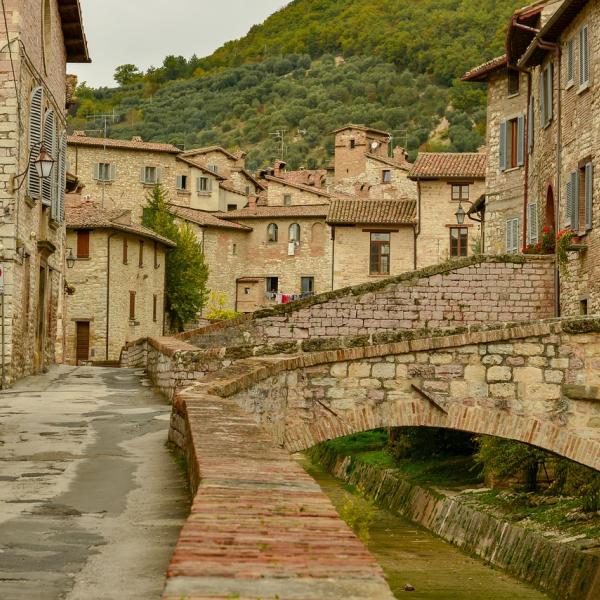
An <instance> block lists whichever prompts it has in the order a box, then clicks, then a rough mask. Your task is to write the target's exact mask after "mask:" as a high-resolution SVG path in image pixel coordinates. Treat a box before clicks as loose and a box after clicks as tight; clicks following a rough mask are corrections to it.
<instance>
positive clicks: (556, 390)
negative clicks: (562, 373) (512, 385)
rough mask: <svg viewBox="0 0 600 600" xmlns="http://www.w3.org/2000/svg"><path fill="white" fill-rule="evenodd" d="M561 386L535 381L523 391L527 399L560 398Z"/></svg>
mask: <svg viewBox="0 0 600 600" xmlns="http://www.w3.org/2000/svg"><path fill="white" fill-rule="evenodd" d="M560 392H561V386H560V385H556V384H552V383H535V384H532V385H527V386H526V387H525V390H524V392H523V396H524V398H525V400H526V401H527V400H558V399H559V398H560Z"/></svg>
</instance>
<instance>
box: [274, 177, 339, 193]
mask: <svg viewBox="0 0 600 600" xmlns="http://www.w3.org/2000/svg"><path fill="white" fill-rule="evenodd" d="M264 179H266V180H267V181H272V182H274V183H279V184H280V185H287V186H288V187H292V188H296V189H299V190H302V191H303V192H310V193H312V194H316V195H317V196H323V197H324V198H331V197H332V196H331V194H330V193H329V192H326V191H325V190H323V189H321V188H317V187H313V186H311V185H302V184H301V183H293V182H292V181H288V180H287V179H282V178H281V177H274V176H273V175H265V176H264Z"/></svg>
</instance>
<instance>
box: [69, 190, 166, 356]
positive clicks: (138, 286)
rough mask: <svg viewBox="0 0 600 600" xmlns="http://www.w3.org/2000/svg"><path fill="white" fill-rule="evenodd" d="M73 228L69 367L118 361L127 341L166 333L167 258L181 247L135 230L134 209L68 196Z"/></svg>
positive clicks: (144, 229) (149, 233) (137, 227)
mask: <svg viewBox="0 0 600 600" xmlns="http://www.w3.org/2000/svg"><path fill="white" fill-rule="evenodd" d="M69 196H72V195H69ZM66 223H67V251H68V256H69V258H71V257H74V258H75V260H74V263H73V266H72V267H71V266H70V265H69V267H70V268H69V269H68V273H67V277H68V285H69V293H70V295H69V296H68V299H67V310H66V317H67V322H66V335H65V341H66V343H65V362H67V363H69V364H80V363H87V362H91V363H96V364H105V363H112V362H116V361H118V360H119V356H120V353H121V349H122V348H123V346H124V345H125V343H126V342H130V341H133V340H136V339H138V338H140V337H145V336H158V337H160V336H161V335H163V329H164V302H165V296H164V290H165V264H166V260H165V259H166V256H165V253H166V249H167V248H171V247H174V246H175V244H174V243H173V242H171V241H170V240H168V239H166V238H164V237H161V236H159V235H157V234H155V233H154V232H153V231H151V230H150V229H147V228H145V227H142V226H141V225H138V224H136V223H135V221H134V220H133V219H132V215H131V211H130V210H128V209H124V208H116V209H115V208H112V209H107V208H102V207H101V206H99V204H97V203H94V202H91V201H81V198H80V196H78V195H73V197H72V198H69V202H68V206H67V210H66Z"/></svg>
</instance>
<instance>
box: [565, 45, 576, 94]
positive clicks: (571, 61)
mask: <svg viewBox="0 0 600 600" xmlns="http://www.w3.org/2000/svg"><path fill="white" fill-rule="evenodd" d="M566 55H567V56H566V63H567V87H570V86H571V85H573V83H575V40H574V39H573V38H571V39H570V40H569V41H568V42H567V51H566Z"/></svg>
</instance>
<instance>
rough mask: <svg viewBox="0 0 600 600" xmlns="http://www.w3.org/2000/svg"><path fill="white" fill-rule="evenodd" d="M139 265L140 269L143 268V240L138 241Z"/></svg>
mask: <svg viewBox="0 0 600 600" xmlns="http://www.w3.org/2000/svg"><path fill="white" fill-rule="evenodd" d="M139 265H140V267H143V266H144V242H143V240H140V260H139Z"/></svg>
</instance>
